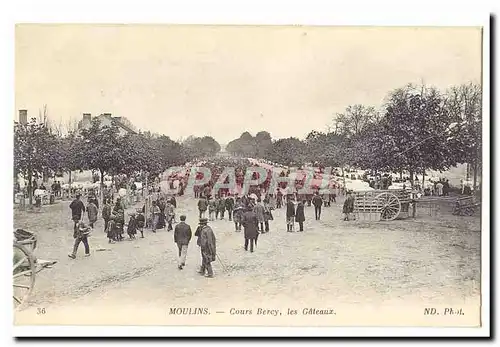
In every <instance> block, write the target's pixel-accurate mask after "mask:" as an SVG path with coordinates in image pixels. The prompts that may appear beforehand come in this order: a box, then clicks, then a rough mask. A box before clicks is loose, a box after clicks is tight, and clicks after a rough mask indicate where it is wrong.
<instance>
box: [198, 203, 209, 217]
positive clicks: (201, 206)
mask: <svg viewBox="0 0 500 347" xmlns="http://www.w3.org/2000/svg"><path fill="white" fill-rule="evenodd" d="M207 208H208V201H207V199H206V198H201V199H200V200H198V211H199V212H200V219H201V218H204V217H205V213H206V212H207Z"/></svg>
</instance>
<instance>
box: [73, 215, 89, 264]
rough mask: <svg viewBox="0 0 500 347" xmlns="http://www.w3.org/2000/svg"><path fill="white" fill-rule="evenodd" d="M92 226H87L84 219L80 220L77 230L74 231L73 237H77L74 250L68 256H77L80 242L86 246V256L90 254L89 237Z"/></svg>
mask: <svg viewBox="0 0 500 347" xmlns="http://www.w3.org/2000/svg"><path fill="white" fill-rule="evenodd" d="M90 231H91V228H90V227H89V226H87V225H86V224H85V223H84V222H83V221H80V222H78V224H77V226H76V228H75V231H74V232H73V238H74V239H75V243H74V244H73V252H71V253H70V254H68V257H70V258H71V259H75V258H76V252H77V251H78V246H79V245H80V242H81V243H83V246H84V247H85V256H86V257H88V256H90V247H89V241H88V237H89V236H90Z"/></svg>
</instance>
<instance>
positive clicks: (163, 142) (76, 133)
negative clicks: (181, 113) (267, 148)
mask: <svg viewBox="0 0 500 347" xmlns="http://www.w3.org/2000/svg"><path fill="white" fill-rule="evenodd" d="M62 133H63V132H61V131H57V129H54V127H53V126H51V124H50V122H49V119H48V117H47V115H44V116H43V117H39V118H38V119H37V118H32V119H30V120H29V121H28V122H27V123H26V124H21V123H18V122H16V123H15V124H14V177H15V180H16V181H17V178H18V177H19V176H21V177H22V178H24V179H25V181H26V184H27V187H26V188H27V195H28V196H29V199H30V200H29V203H30V205H31V204H32V196H33V194H32V189H33V188H32V181H33V179H34V178H39V177H54V176H58V175H59V176H60V175H62V173H64V172H69V174H70V176H69V177H70V180H71V172H72V171H76V170H92V171H94V172H98V173H100V177H101V184H103V183H104V176H105V175H119V174H125V175H127V176H129V177H132V176H134V175H138V174H140V175H143V176H146V177H148V178H150V179H153V178H156V177H159V175H160V174H161V173H162V172H163V171H165V169H166V168H168V167H171V166H175V165H183V164H184V163H186V162H187V161H190V160H193V159H194V158H202V157H206V156H213V155H215V154H216V153H217V152H219V151H220V145H219V144H218V143H217V142H216V141H215V140H214V139H213V138H211V137H208V136H205V137H202V138H196V137H190V138H188V139H186V140H185V141H183V142H182V143H179V142H175V141H173V140H171V139H170V138H169V137H167V136H164V135H155V134H151V133H150V132H144V133H141V132H139V133H129V134H125V135H120V133H119V131H118V128H117V127H116V126H114V125H111V126H102V125H101V124H100V121H99V119H94V120H93V121H92V124H91V126H90V127H88V128H86V129H76V128H75V129H72V130H71V131H67V132H66V133H65V134H62Z"/></svg>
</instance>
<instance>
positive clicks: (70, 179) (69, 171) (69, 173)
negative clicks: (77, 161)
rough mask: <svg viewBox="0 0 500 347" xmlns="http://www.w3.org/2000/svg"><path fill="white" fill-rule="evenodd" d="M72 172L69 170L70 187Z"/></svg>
mask: <svg viewBox="0 0 500 347" xmlns="http://www.w3.org/2000/svg"><path fill="white" fill-rule="evenodd" d="M72 172H73V171H71V170H69V178H68V184H70V185H71V173H72Z"/></svg>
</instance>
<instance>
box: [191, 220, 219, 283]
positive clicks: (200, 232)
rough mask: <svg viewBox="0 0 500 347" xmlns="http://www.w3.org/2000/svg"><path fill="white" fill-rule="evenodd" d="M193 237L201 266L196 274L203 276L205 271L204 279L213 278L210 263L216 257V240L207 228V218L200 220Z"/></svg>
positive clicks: (211, 231) (210, 229)
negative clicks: (198, 248)
mask: <svg viewBox="0 0 500 347" xmlns="http://www.w3.org/2000/svg"><path fill="white" fill-rule="evenodd" d="M194 236H197V237H198V240H197V242H196V244H197V245H198V246H200V251H201V266H200V271H198V273H199V274H200V275H205V271H206V272H207V275H206V277H210V278H211V277H214V272H213V270H212V264H211V263H212V262H213V261H215V258H216V257H217V252H216V239H215V235H214V232H213V230H212V228H210V227H209V226H208V219H207V218H200V225H199V226H198V228H197V229H196V233H195V234H194Z"/></svg>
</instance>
